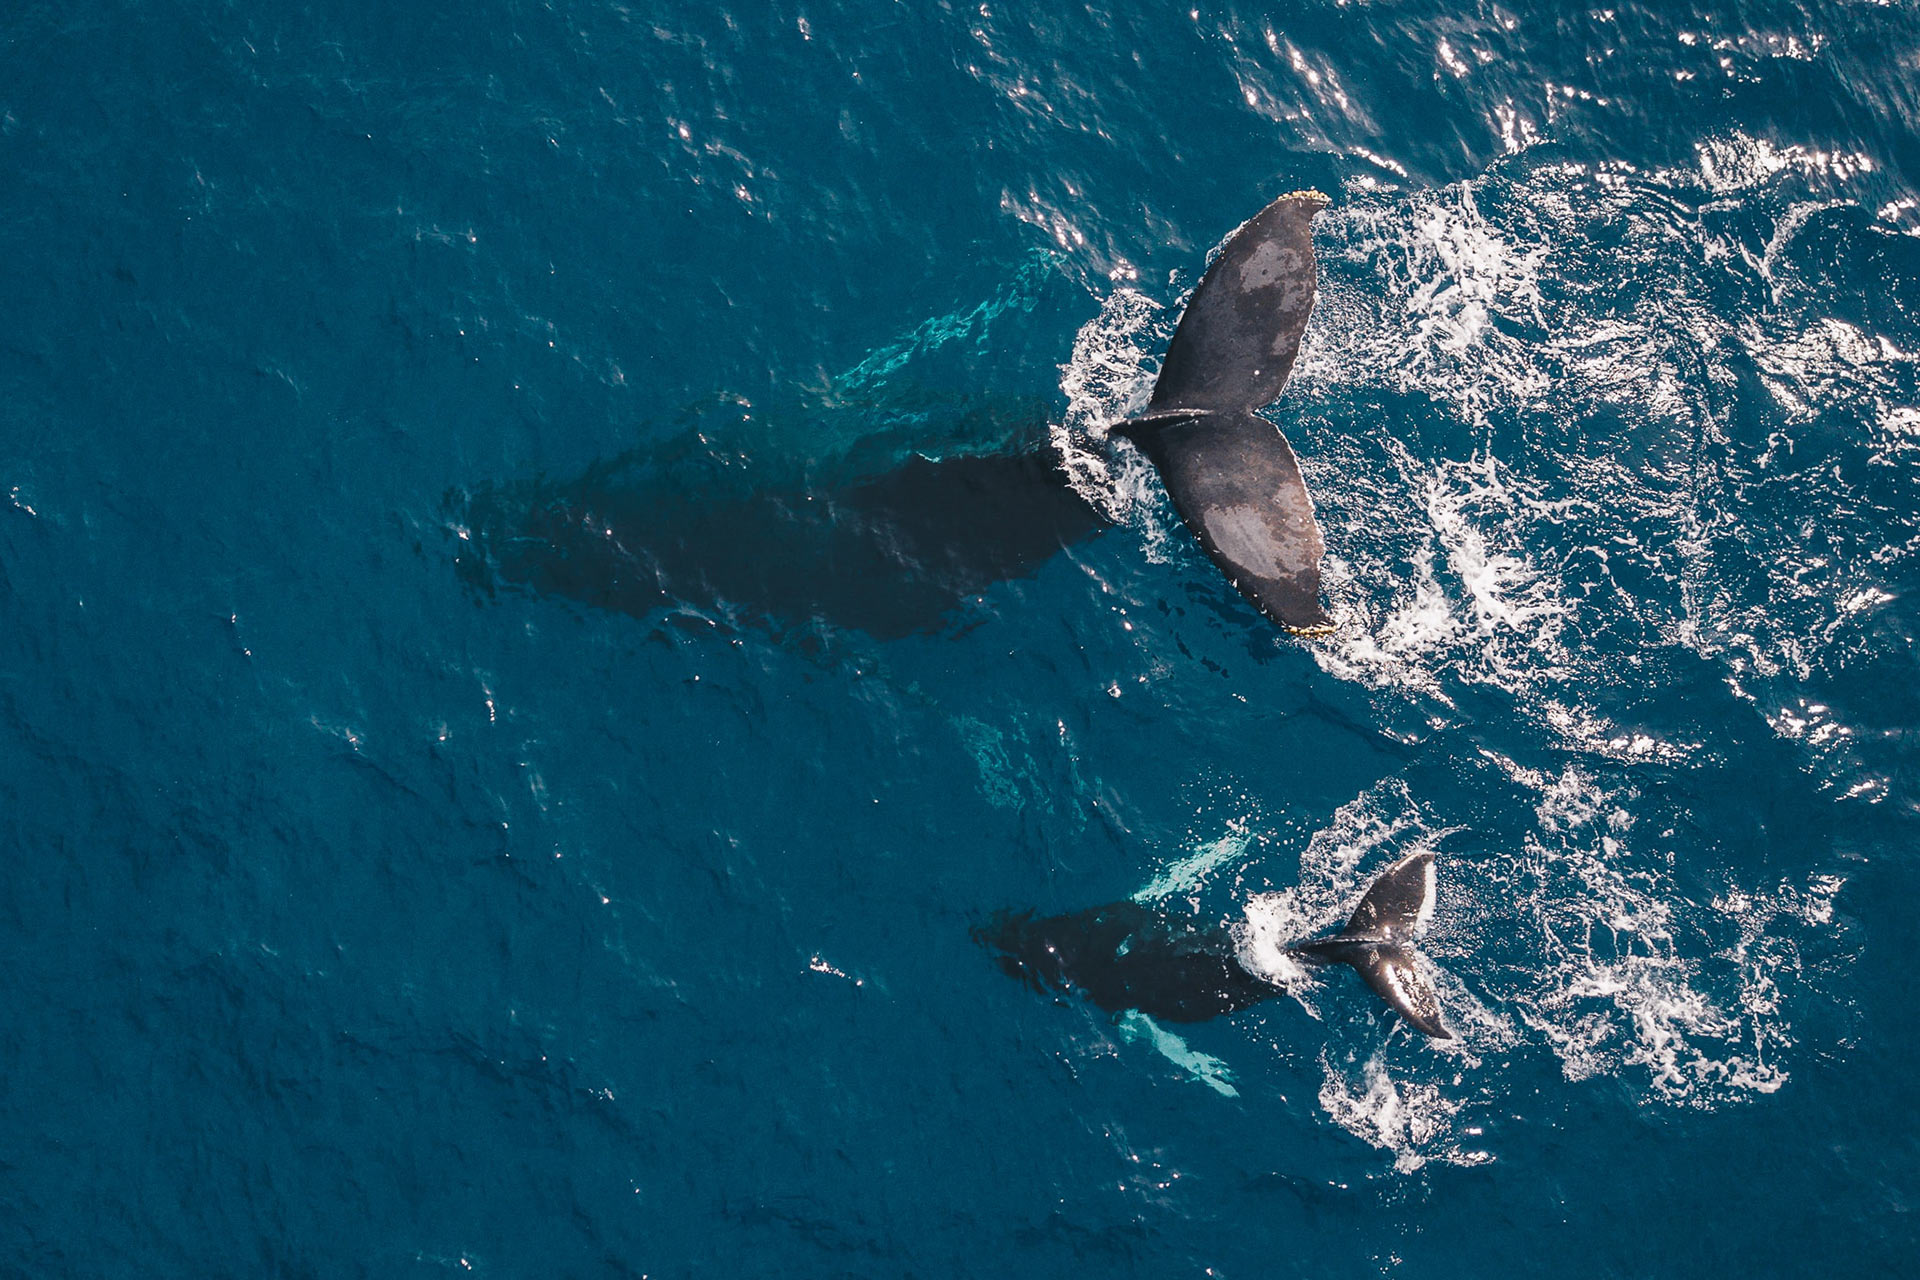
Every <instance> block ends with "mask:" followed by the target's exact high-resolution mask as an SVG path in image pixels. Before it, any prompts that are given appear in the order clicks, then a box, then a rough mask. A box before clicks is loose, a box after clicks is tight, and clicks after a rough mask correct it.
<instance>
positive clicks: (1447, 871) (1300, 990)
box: [1216, 760, 1842, 1171]
mask: <svg viewBox="0 0 1920 1280" xmlns="http://www.w3.org/2000/svg"><path fill="white" fill-rule="evenodd" d="M1495 763H1496V764H1497V765H1498V766H1499V767H1500V768H1501V770H1502V771H1503V772H1504V773H1505V774H1506V775H1507V776H1508V777H1510V778H1511V779H1512V780H1513V781H1515V782H1518V783H1520V784H1521V785H1522V786H1524V787H1525V788H1527V789H1528V790H1530V791H1531V792H1532V793H1533V794H1534V795H1535V796H1536V798H1537V799H1536V803H1535V810H1534V818H1535V822H1536V830H1535V833H1534V834H1532V835H1531V836H1529V837H1528V838H1527V839H1526V840H1524V841H1523V842H1522V843H1521V845H1520V847H1519V848H1517V849H1515V850H1513V851H1512V852H1510V853H1501V854H1497V855H1493V856H1491V857H1485V856H1483V857H1476V858H1472V859H1467V858H1464V857H1461V858H1455V857H1447V856H1443V857H1442V859H1441V863H1440V866H1441V873H1440V874H1441V880H1440V893H1441V904H1442V907H1441V911H1440V913H1439V917H1438V920H1437V921H1436V927H1435V932H1434V934H1433V935H1432V936H1431V937H1429V938H1428V939H1426V940H1425V941H1424V943H1423V944H1422V961H1423V964H1424V966H1425V968H1426V970H1427V972H1428V976H1429V977H1430V978H1431V979H1432V981H1433V982H1434V985H1435V986H1436V988H1437V989H1438V990H1439V991H1440V993H1441V1003H1442V1006H1443V1007H1444V1008H1445V1010H1446V1017H1447V1022H1448V1025H1449V1026H1450V1027H1451V1028H1452V1029H1453V1031H1454V1032H1455V1034H1456V1036H1457V1037H1458V1039H1457V1040H1455V1041H1452V1042H1434V1041H1428V1040H1426V1039H1424V1038H1423V1037H1421V1036H1418V1035H1414V1034H1412V1033H1410V1032H1408V1031H1407V1030H1406V1029H1405V1028H1404V1027H1400V1026H1399V1025H1398V1024H1397V1023H1395V1022H1392V1021H1390V1020H1389V1021H1382V1020H1380V1019H1379V1018H1377V1017H1373V1016H1365V1017H1363V1016H1358V1015H1353V1014H1352V1011H1351V1010H1350V1009H1349V1008H1348V1002H1349V1001H1351V1000H1352V999H1353V998H1354V997H1355V996H1356V994H1357V992H1356V991H1354V990H1346V989H1342V990H1341V991H1340V992H1339V1000H1338V1002H1334V1001H1329V1000H1326V999H1324V998H1323V991H1324V988H1323V986H1322V981H1323V980H1322V979H1319V978H1317V977H1316V975H1315V973H1314V972H1313V971H1311V970H1305V969H1303V968H1302V967H1301V966H1300V965H1299V964H1298V963H1297V962H1296V961H1294V960H1293V959H1292V958H1291V957H1290V956H1288V955H1287V954H1286V948H1287V947H1288V946H1290V945H1293V944H1295V943H1297V942H1299V941H1301V940H1302V939H1305V938H1308V937H1312V936H1317V935H1320V934H1324V933H1328V932H1331V931H1333V930H1335V929H1337V928H1338V927H1339V926H1340V925H1341V924H1342V923H1343V922H1344V919H1345V916H1346V913H1347V912H1349V911H1350V910H1351V909H1352V906H1353V904H1354V902H1356V901H1357V900H1358V898H1359V897H1360V895H1361V894H1362V893H1363V892H1364V890H1365V887H1366V885H1367V884H1368V882H1369V881H1370V880H1371V878H1372V876H1373V875H1375V874H1377V873H1378V872H1379V870H1380V869H1381V868H1382V867H1384V866H1385V865H1386V864H1387V863H1388V862H1390V861H1391V860H1393V859H1395V858H1397V857H1400V856H1402V855H1404V854H1406V853H1409V852H1412V851H1414V850H1417V849H1421V848H1433V847H1435V846H1437V845H1438V844H1439V843H1440V842H1441V841H1442V840H1444V839H1445V837H1446V836H1448V835H1449V834H1451V833H1452V829H1449V828H1444V827H1441V826H1439V825H1438V824H1437V823H1436V822H1435V820H1434V819H1433V817H1432V816H1431V815H1430V814H1429V813H1428V812H1427V811H1426V810H1425V809H1424V808H1423V807H1422V806H1421V805H1420V804H1419V802H1418V801H1417V800H1416V799H1415V798H1414V797H1413V795H1412V794H1411V792H1410V790H1409V789H1408V787H1407V786H1406V784H1405V783H1404V782H1402V781H1400V780H1399V779H1389V780H1387V781H1385V782H1383V783H1381V784H1379V785H1378V786H1376V787H1374V788H1372V789H1371V790H1369V791H1367V792H1366V793H1364V794H1362V795H1360V796H1358V797H1357V798H1355V799H1354V800H1353V801H1352V802H1350V803H1349V804H1347V805H1345V806H1344V807H1342V808H1341V809H1340V810H1339V811H1338V812H1337V813H1336V814H1335V816H1334V819H1333V821H1332V822H1331V823H1330V824H1329V825H1328V826H1327V827H1326V828H1325V829H1324V830H1322V831H1321V832H1319V833H1318V834H1317V835H1315V837H1314V838H1313V839H1312V841H1311V842H1310V843H1309V845H1308V847H1307V849H1306V850H1305V851H1304V852H1303V854H1302V855H1301V866H1300V878H1299V882H1298V883H1297V884H1296V885H1294V886H1292V887H1290V888H1287V889H1283V890H1279V891H1275V892H1269V893H1261V894H1258V895H1256V896H1254V897H1253V898H1252V899H1251V900H1250V901H1249V903H1248V906H1247V913H1246V919H1245V922H1244V923H1243V924H1242V925H1241V926H1240V939H1241V959H1242V961H1243V963H1245V964H1246V965H1247V966H1248V967H1249V968H1250V969H1252V970H1254V971H1255V972H1259V973H1262V974H1263V975H1265V976H1267V977H1269V978H1271V979H1272V980H1274V981H1276V982H1278V983H1281V984H1283V985H1285V986H1286V987H1287V988H1288V991H1289V993H1290V994H1291V995H1292V996H1294V998H1295V999H1297V1000H1298V1002H1299V1003H1300V1004H1301V1006H1302V1007H1303V1008H1304V1009H1305V1010H1306V1011H1307V1012H1308V1013H1309V1014H1311V1015H1312V1016H1314V1017H1316V1018H1323V1019H1324V1020H1325V1022H1326V1026H1325V1028H1324V1034H1325V1036H1326V1041H1325V1044H1324V1045H1323V1046H1322V1048H1321V1049H1320V1051H1319V1054H1318V1063H1319V1067H1320V1071H1321V1085H1320V1090H1319V1101H1320V1104H1321V1107H1322V1109H1323V1110H1324V1111H1325V1113H1326V1114H1327V1116H1328V1117H1329V1118H1330V1119H1331V1120H1333V1121H1334V1122H1335V1123H1337V1124H1339V1125H1340V1126H1341V1127H1343V1128H1345V1129H1347V1130H1348V1131H1349V1132H1351V1133H1353V1134H1354V1135H1355V1136H1357V1137H1359V1138H1362V1139H1363V1140H1365V1141H1367V1142H1369V1143H1371V1144H1372V1145H1374V1146H1377V1147H1379V1148H1381V1149H1382V1150H1384V1151H1387V1152H1389V1153H1390V1154H1391V1155H1392V1157H1393V1160H1394V1164H1395V1167H1396V1168H1398V1169H1400V1170H1402V1171H1409V1170H1412V1169H1416V1168H1419V1167H1420V1166H1421V1165H1423V1164H1425V1163H1427V1162H1429V1161H1441V1162H1444V1163H1451V1164H1477V1163H1481V1162H1483V1161H1485V1160H1488V1159H1491V1158H1493V1153H1491V1152H1490V1151H1488V1150H1487V1149H1486V1148H1485V1146H1484V1145H1483V1143H1484V1139H1483V1130H1484V1128H1485V1125H1486V1123H1487V1121H1488V1120H1490V1119H1492V1118H1493V1117H1496V1116H1497V1115H1499V1114H1500V1113H1501V1112H1502V1109H1503V1108H1505V1107H1507V1106H1508V1105H1509V1095H1510V1094H1511V1092H1512V1085H1511V1082H1510V1080H1509V1079H1508V1078H1507V1075H1506V1071H1507V1070H1508V1069H1509V1064H1512V1063H1516V1062H1519V1063H1524V1062H1526V1061H1528V1060H1529V1059H1530V1058H1531V1057H1532V1054H1531V1053H1529V1050H1532V1051H1535V1052H1546V1053H1550V1054H1551V1055H1552V1057H1553V1059H1557V1061H1558V1064H1559V1068H1560V1072H1561V1074H1562V1075H1563V1076H1564V1077H1565V1078H1566V1079H1567V1080H1569V1081H1575V1082H1578V1081H1583V1080H1588V1079H1591V1078H1594V1077H1607V1078H1612V1079H1616V1080H1618V1081H1620V1082H1622V1083H1623V1084H1625V1085H1627V1086H1628V1087H1630V1088H1633V1089H1635V1090H1638V1091H1639V1092H1640V1093H1641V1094H1642V1096H1643V1097H1644V1098H1645V1099H1646V1100H1647V1101H1648V1102H1651V1103H1659V1104H1664V1105H1674V1106H1684V1107H1692V1108H1713V1107H1717V1106H1720V1105H1724V1104H1727V1103H1730V1102H1736V1101H1738V1100H1741V1099H1744V1098H1752V1097H1755V1096H1759V1095H1764V1094H1768V1093H1772V1092H1774V1091H1775V1090H1777V1089H1779V1088H1780V1087H1781V1085H1782V1084H1784V1083H1785V1082H1786V1080H1787V1079H1788V1077H1789V1075H1790V1070H1789V1067H1788V1062H1787V1058H1788V1051H1789V1050H1790V1049H1791V1048H1792V1047H1793V1045H1794V1036H1793V1030H1792V1027H1791V1024H1790V1022H1789V1021H1788V1016H1787V1006H1788V1004H1789V1003H1790V1000H1791V998H1792V997H1795V996H1803V995H1804V994H1805V988H1806V986H1807V983H1808V978H1809V974H1808V967H1807V960H1806V959H1805V957H1804V955H1803V951H1805V950H1815V951H1821V952H1825V951H1828V950H1831V949H1832V948H1833V946H1834V945H1835V942H1836V940H1837V938H1838V925H1837V923H1836V920H1835V916H1834V910H1833V899H1834V895H1835V894H1836V893H1837V892H1838V891H1839V890H1840V888H1841V885H1842V881H1841V880H1840V879H1839V878H1838V877H1836V876H1831V875H1814V876H1812V877H1810V878H1809V879H1808V880H1807V881H1806V882H1805V883H1803V884H1792V883H1776V884H1774V885H1771V886H1762V887H1754V888H1739V887H1732V886H1729V887H1726V888H1725V889H1723V890H1722V891H1720V892H1718V893H1716V894H1714V895H1713V896H1712V897H1711V898H1709V899H1707V900H1705V901H1695V900H1691V899H1689V897H1688V896H1687V894H1686V893H1685V892H1684V891H1683V890H1682V889H1681V887H1680V886H1679V885H1678V884H1677V883H1676V881H1675V879H1674V876H1673V874H1672V871H1671V868H1670V867H1669V866H1668V865H1667V860H1666V858H1665V857H1663V856H1662V855H1661V854H1660V853H1659V852H1658V851H1657V848H1658V843H1659V842H1658V841H1657V840H1653V841H1649V842H1647V843H1648V844H1650V845H1651V846H1652V847H1653V849H1654V850H1655V851H1653V852H1647V851H1644V850H1642V849H1641V848H1640V847H1638V846H1639V843H1640V840H1641V833H1640V832H1639V831H1638V829H1637V823H1636V821H1635V818H1634V815H1633V808H1634V805H1635V802H1636V800H1637V799H1638V797H1637V795H1635V794H1634V793H1633V792H1632V790H1631V789H1625V790H1622V789H1618V788H1607V787H1604V786H1602V785H1600V784H1599V783H1597V782H1596V781H1595V780H1594V779H1593V778H1591V777H1589V776H1587V775H1586V774H1584V773H1583V772H1581V771H1580V770H1579V769H1577V768H1573V767H1569V768H1568V769H1566V770H1565V771H1564V772H1562V773H1561V774H1559V775H1558V776H1549V775H1545V774H1541V773H1538V772H1535V771H1531V770H1527V769H1524V768H1521V767H1519V766H1517V765H1514V764H1513V763H1512V762H1510V761H1504V760H1496V761H1495ZM1230 843H1231V845H1232V847H1233V848H1236V849H1238V848H1244V847H1245V843H1244V840H1240V839H1239V838H1238V837H1235V838H1234V841H1228V840H1223V841H1222V842H1220V844H1219V845H1218V846H1216V851H1217V848H1223V847H1227V846H1228V845H1229V844H1230ZM1217 869H1218V868H1217V867H1216V870H1217ZM1342 985H1343V988H1344V987H1345V986H1347V985H1349V984H1346V983H1344V982H1343V984H1342Z"/></svg>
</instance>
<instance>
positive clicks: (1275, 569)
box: [1114, 191, 1333, 636]
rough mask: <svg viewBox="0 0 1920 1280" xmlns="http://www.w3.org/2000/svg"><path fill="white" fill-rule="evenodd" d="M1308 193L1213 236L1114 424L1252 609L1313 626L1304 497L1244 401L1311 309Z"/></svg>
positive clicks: (1316, 560) (1285, 456)
mask: <svg viewBox="0 0 1920 1280" xmlns="http://www.w3.org/2000/svg"><path fill="white" fill-rule="evenodd" d="M1327 203H1328V201H1327V197H1325V196H1324V195H1321V194H1320V193H1319V192H1318V191H1294V192H1290V193H1288V194H1287V195H1284V196H1281V197H1280V198H1279V199H1278V200H1275V201H1274V202H1273V203H1272V204H1270V205H1268V206H1267V207H1266V208H1264V209H1262V210H1261V211H1260V212H1259V213H1258V214H1256V215H1254V217H1253V218H1252V220H1250V221H1249V222H1247V223H1246V224H1245V225H1244V226H1242V227H1241V228H1240V229H1239V230H1238V231H1235V232H1234V233H1233V234H1232V235H1231V236H1229V237H1228V238H1227V242H1226V244H1225V245H1223V246H1222V247H1221V249H1220V256H1219V257H1217V258H1215V259H1214V260H1213V265H1212V266H1211V267H1209V268H1207V273H1206V275H1205V276H1203V277H1202V278H1201V280H1200V285H1199V287H1198V288H1196V289H1195V290H1194V291H1193V297H1192V299H1191V300H1190V301H1189V302H1188V303H1187V310H1186V313H1185V314H1184V315H1182V316H1181V317H1180V327H1179V328H1178V329H1176V330H1175V331H1174V334H1173V341H1172V342H1171V343H1170V344H1169V345H1168V347H1167V358H1166V362H1165V363H1164V364H1162V365H1161V367H1160V378H1159V381H1157V382H1156V383H1154V387H1153V398H1152V399H1151V400H1150V401H1149V402H1148V404H1147V411H1146V412H1145V413H1144V414H1142V415H1141V416H1139V417H1137V418H1133V419H1130V420H1128V421H1126V422H1123V423H1121V424H1120V425H1119V426H1117V427H1115V428H1114V430H1115V431H1117V432H1118V433H1119V434H1120V435H1121V436H1122V437H1124V438H1125V439H1128V440H1131V441H1132V442H1133V443H1134V444H1136V445H1138V446H1139V447H1140V449H1141V450H1142V451H1143V452H1144V453H1145V454H1146V455H1147V457H1148V458H1150V459H1152V461H1153V465H1154V466H1155V467H1156V468H1158V470H1159V472H1160V476H1161V478H1162V479H1163V480H1164V481H1165V482H1166V486H1167V493H1168V495H1169V496H1170V497H1172V499H1173V505H1174V507H1175V508H1176V509H1177V510H1178V511H1179V512H1180V518H1181V519H1182V520H1184V521H1186V524H1187V527H1188V528H1189V529H1191V530H1192V531H1193V533H1194V536H1195V537H1197V538H1198V539H1199V540H1200V545H1201V546H1202V547H1203V548H1204V549H1205V550H1206V553H1207V555H1208V556H1209V557H1210V558H1211V559H1212V560H1213V562H1214V564H1216V565H1218V566H1219V568H1220V571H1221V572H1222V573H1224V574H1226V576H1227V581H1228V582H1231V583H1232V584H1233V585H1234V586H1235V587H1236V588H1238V590H1239V591H1240V594H1242V595H1244V596H1245V597H1246V598H1247V599H1248V600H1250V601H1252V603H1253V605H1254V607H1255V608H1257V609H1259V610H1260V612H1261V613H1264V614H1265V615H1267V617H1269V618H1271V619H1272V620H1273V621H1275V622H1277V623H1279V624H1280V625H1281V626H1282V627H1284V628H1285V629H1286V630H1288V631H1290V632H1292V633H1293V634H1294V635H1300V636H1315V635H1325V634H1327V633H1328V632H1330V631H1332V630H1333V621H1332V619H1330V618H1329V617H1328V616H1327V613H1326V611H1325V610H1324V609H1322V608H1321V607H1320V553H1321V551H1322V550H1323V548H1324V544H1323V543H1322V541H1321V538H1320V526H1319V525H1318V524H1316V523H1315V522H1314V518H1313V499H1312V498H1311V497H1309V496H1308V495H1307V486H1306V482H1305V481H1303V480H1302V479H1301V478H1300V464H1299V463H1298V462H1297V461H1295V460H1294V456H1293V449H1292V448H1291V447H1290V446H1289V445H1288V444H1287V439H1286V437H1285V436H1283V435H1281V434H1280V429H1279V428H1278V427H1276V426H1274V425H1273V424H1272V423H1271V422H1268V421H1267V420H1266V419H1265V418H1262V417H1260V416H1259V415H1258V414H1257V413H1255V412H1254V411H1255V410H1257V409H1259V408H1261V407H1262V406H1265V405H1268V404H1271V403H1272V402H1273V401H1274V400H1275V399H1276V398H1277V397H1278V396H1279V395H1280V390H1281V388H1283V387H1284V386H1286V383H1287V376H1288V375H1289V374H1291V373H1292V372H1293V362H1294V359H1295V357H1296V356H1298V355H1299V353H1300V336H1301V334H1302V333H1304V332H1305V331H1306V327H1307V318H1308V316H1310V315H1311V314H1312V313H1313V300H1314V293H1315V289H1316V286H1317V280H1318V278H1317V273H1316V270H1315V267H1314V260H1313V218H1314V215H1315V214H1317V213H1319V212H1320V210H1322V209H1324V208H1326V207H1327Z"/></svg>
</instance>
